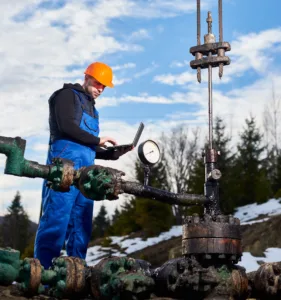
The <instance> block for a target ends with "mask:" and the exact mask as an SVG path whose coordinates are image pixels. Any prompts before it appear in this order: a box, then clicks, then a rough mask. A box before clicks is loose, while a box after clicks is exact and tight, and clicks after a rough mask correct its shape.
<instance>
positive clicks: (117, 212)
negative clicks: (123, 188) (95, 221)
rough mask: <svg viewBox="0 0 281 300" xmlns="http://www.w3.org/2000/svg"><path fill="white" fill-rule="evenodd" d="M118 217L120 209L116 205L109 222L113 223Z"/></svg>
mask: <svg viewBox="0 0 281 300" xmlns="http://www.w3.org/2000/svg"><path fill="white" fill-rule="evenodd" d="M119 217H120V211H119V210H118V208H117V207H116V208H115V210H114V214H113V215H112V218H111V223H112V224H114V223H115V222H116V221H117V220H118V218H119Z"/></svg>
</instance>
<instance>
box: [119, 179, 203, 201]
mask: <svg viewBox="0 0 281 300" xmlns="http://www.w3.org/2000/svg"><path fill="white" fill-rule="evenodd" d="M121 189H122V190H123V191H124V193H127V194H131V195H135V196H139V197H144V198H150V199H153V200H157V201H160V202H164V203H168V204H172V205H173V204H176V205H182V206H193V205H204V204H205V203H207V202H208V200H207V199H206V197H205V196H204V195H195V194H175V193H171V192H168V191H165V190H160V189H156V188H153V187H151V186H143V185H141V184H139V183H137V182H131V181H123V182H122V184H121Z"/></svg>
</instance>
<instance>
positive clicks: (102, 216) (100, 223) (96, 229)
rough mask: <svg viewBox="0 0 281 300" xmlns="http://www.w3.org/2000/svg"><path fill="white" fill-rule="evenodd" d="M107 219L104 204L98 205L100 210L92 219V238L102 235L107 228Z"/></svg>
mask: <svg viewBox="0 0 281 300" xmlns="http://www.w3.org/2000/svg"><path fill="white" fill-rule="evenodd" d="M109 225H110V223H109V219H108V217H107V211H106V208H105V206H104V205H102V206H101V207H100V211H99V213H98V214H97V216H96V217H95V218H94V220H93V229H92V238H94V239H95V238H100V237H104V236H105V233H106V230H107V229H108V228H109Z"/></svg>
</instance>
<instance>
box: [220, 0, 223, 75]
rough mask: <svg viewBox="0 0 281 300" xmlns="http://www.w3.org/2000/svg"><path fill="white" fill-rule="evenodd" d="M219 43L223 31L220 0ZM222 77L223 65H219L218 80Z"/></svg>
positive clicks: (221, 40)
mask: <svg viewBox="0 0 281 300" xmlns="http://www.w3.org/2000/svg"><path fill="white" fill-rule="evenodd" d="M219 41H220V42H221V43H222V42H223V31H222V0H219ZM222 75H223V64H219V78H220V79H221V78H222Z"/></svg>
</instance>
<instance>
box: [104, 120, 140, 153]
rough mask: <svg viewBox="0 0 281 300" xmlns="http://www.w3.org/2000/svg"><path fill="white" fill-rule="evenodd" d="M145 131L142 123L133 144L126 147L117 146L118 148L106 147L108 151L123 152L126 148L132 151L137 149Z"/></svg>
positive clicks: (125, 145)
mask: <svg viewBox="0 0 281 300" xmlns="http://www.w3.org/2000/svg"><path fill="white" fill-rule="evenodd" d="M143 129H144V124H143V123H142V122H141V123H140V125H139V128H138V130H137V133H136V135H135V137H134V140H133V142H132V143H130V144H124V145H117V146H108V147H106V149H107V150H113V151H114V150H121V149H124V148H132V149H133V148H135V147H136V146H137V144H138V142H139V139H140V136H141V134H142V131H143Z"/></svg>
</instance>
